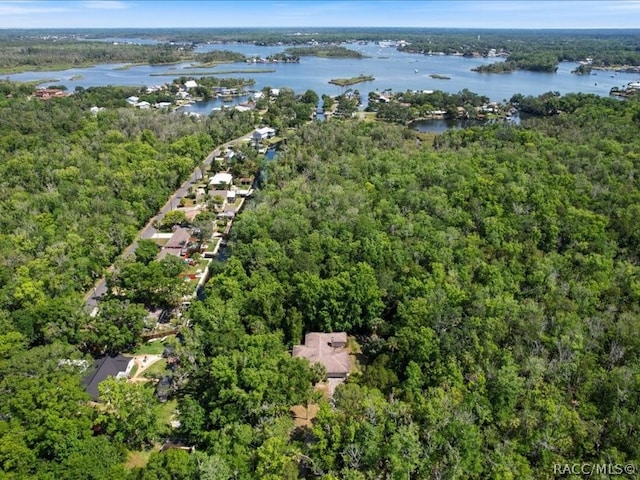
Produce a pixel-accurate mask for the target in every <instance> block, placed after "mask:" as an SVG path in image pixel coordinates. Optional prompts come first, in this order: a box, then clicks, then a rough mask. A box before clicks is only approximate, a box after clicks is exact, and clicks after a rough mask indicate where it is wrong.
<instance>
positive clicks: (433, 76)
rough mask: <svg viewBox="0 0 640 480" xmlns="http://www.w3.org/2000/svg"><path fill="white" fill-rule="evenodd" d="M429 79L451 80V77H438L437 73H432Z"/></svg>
mask: <svg viewBox="0 0 640 480" xmlns="http://www.w3.org/2000/svg"><path fill="white" fill-rule="evenodd" d="M429 77H431V78H434V79H436V80H451V77H447V76H446V75H439V74H437V73H432V74H431V75H429Z"/></svg>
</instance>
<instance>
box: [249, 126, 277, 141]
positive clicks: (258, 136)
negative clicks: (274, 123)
mask: <svg viewBox="0 0 640 480" xmlns="http://www.w3.org/2000/svg"><path fill="white" fill-rule="evenodd" d="M275 134H276V131H275V130H274V129H273V128H271V127H262V128H256V129H255V130H254V131H253V135H252V136H251V138H252V139H253V140H254V141H255V142H262V141H263V140H266V139H268V138H272V137H274V136H275Z"/></svg>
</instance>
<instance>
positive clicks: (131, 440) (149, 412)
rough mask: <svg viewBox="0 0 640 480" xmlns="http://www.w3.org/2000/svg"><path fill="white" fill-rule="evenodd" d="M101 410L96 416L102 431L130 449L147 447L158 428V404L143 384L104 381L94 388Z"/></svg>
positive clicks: (113, 379) (149, 389)
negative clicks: (98, 415)
mask: <svg viewBox="0 0 640 480" xmlns="http://www.w3.org/2000/svg"><path fill="white" fill-rule="evenodd" d="M98 392H99V398H100V401H101V402H103V403H104V405H105V408H104V411H103V413H102V414H101V416H100V421H101V423H102V424H103V425H104V428H105V431H106V432H107V434H108V435H109V436H111V438H113V439H114V440H115V441H117V442H120V443H123V444H125V445H128V446H130V447H132V448H141V447H144V446H145V445H149V444H150V443H151V441H152V440H153V439H154V438H155V436H156V434H157V431H158V425H157V414H158V405H157V403H156V401H155V398H154V396H153V390H152V389H151V388H149V387H148V386H146V385H141V384H137V383H129V382H126V381H122V380H117V379H115V378H107V380H105V381H103V382H102V383H100V385H98Z"/></svg>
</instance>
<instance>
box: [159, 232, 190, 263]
mask: <svg viewBox="0 0 640 480" xmlns="http://www.w3.org/2000/svg"><path fill="white" fill-rule="evenodd" d="M190 240H191V232H190V231H189V229H188V228H182V227H178V228H176V229H175V230H174V232H173V235H171V238H170V239H169V241H167V243H166V244H165V246H164V247H163V248H162V250H161V251H160V253H159V254H158V260H162V259H163V258H164V257H166V256H167V255H175V256H176V257H181V256H182V255H184V254H185V253H186V249H187V247H188V245H189V242H190Z"/></svg>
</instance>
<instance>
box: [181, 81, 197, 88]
mask: <svg viewBox="0 0 640 480" xmlns="http://www.w3.org/2000/svg"><path fill="white" fill-rule="evenodd" d="M184 88H186V89H187V90H190V89H192V88H198V84H197V83H196V81H195V80H187V81H186V82H184Z"/></svg>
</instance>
